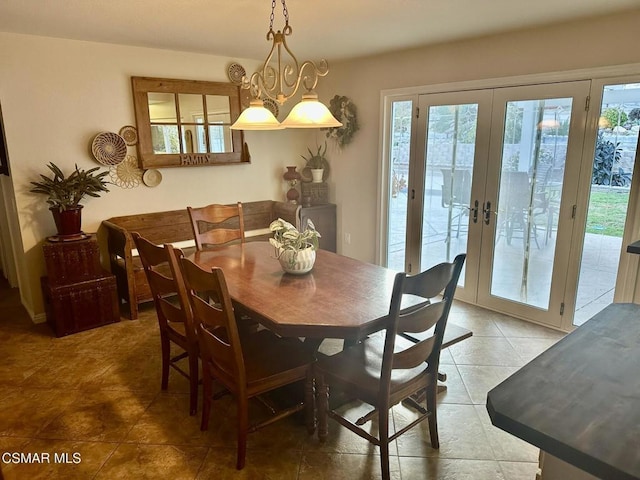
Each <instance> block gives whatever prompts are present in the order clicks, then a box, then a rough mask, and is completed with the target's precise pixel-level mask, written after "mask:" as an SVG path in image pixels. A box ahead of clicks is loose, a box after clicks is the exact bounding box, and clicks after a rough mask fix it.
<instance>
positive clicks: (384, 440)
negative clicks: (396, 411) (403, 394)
mask: <svg viewBox="0 0 640 480" xmlns="http://www.w3.org/2000/svg"><path fill="white" fill-rule="evenodd" d="M378 421H379V422H380V424H379V425H378V432H379V435H380V467H381V468H382V479H383V480H388V479H389V478H391V473H390V471H389V408H388V406H386V407H385V406H381V408H380V410H379V413H378Z"/></svg>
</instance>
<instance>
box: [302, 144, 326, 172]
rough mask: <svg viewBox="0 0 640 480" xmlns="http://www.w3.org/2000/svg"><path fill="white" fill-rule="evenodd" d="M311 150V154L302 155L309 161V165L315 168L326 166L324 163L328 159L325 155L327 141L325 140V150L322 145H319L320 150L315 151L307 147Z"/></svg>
mask: <svg viewBox="0 0 640 480" xmlns="http://www.w3.org/2000/svg"><path fill="white" fill-rule="evenodd" d="M307 150H308V151H309V156H308V157H305V156H304V155H300V156H301V157H302V158H304V160H305V161H306V162H307V167H309V168H313V169H319V168H324V164H325V162H326V161H327V158H326V157H325V155H326V153H327V142H324V150H323V149H322V145H321V146H319V147H318V151H317V152H316V153H313V152H312V151H311V149H310V148H307Z"/></svg>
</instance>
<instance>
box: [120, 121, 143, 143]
mask: <svg viewBox="0 0 640 480" xmlns="http://www.w3.org/2000/svg"><path fill="white" fill-rule="evenodd" d="M118 134H120V136H121V137H122V138H124V141H125V142H126V144H127V145H129V146H130V147H131V146H133V145H135V144H136V143H138V131H137V130H136V127H134V126H133V125H126V126H124V127H122V128H121V129H120V131H119V132H118Z"/></svg>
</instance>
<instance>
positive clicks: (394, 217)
mask: <svg viewBox="0 0 640 480" xmlns="http://www.w3.org/2000/svg"><path fill="white" fill-rule="evenodd" d="M412 109H413V102H412V101H411V100H405V101H399V102H393V105H392V107H391V141H390V156H391V158H390V159H389V160H390V165H391V168H390V172H389V173H390V185H389V212H388V218H389V228H388V229H387V232H388V233H387V266H388V267H389V268H391V269H393V270H397V271H401V272H403V271H404V270H405V255H406V237H407V182H408V181H409V153H410V151H411V148H410V147H411V112H412Z"/></svg>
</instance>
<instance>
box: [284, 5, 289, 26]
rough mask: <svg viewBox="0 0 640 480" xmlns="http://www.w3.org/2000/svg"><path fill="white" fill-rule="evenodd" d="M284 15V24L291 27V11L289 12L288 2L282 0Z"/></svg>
mask: <svg viewBox="0 0 640 480" xmlns="http://www.w3.org/2000/svg"><path fill="white" fill-rule="evenodd" d="M282 14H283V15H284V24H285V26H286V25H289V10H287V2H285V0H282Z"/></svg>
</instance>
